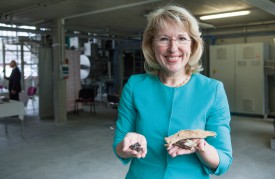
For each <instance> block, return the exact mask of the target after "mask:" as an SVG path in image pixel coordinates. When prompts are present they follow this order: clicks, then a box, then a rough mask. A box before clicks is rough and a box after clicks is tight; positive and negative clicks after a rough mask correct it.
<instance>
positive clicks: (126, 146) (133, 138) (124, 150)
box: [117, 132, 147, 158]
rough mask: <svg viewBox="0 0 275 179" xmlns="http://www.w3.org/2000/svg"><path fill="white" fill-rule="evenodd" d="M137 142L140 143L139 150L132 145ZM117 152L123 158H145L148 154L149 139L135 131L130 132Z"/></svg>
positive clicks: (119, 145)
mask: <svg viewBox="0 0 275 179" xmlns="http://www.w3.org/2000/svg"><path fill="white" fill-rule="evenodd" d="M137 143H138V144H139V145H138V146H139V147H138V150H134V149H133V147H131V146H132V145H135V144H137ZM131 148H132V149H131ZM117 154H118V155H119V156H121V157H122V158H131V157H136V158H144V157H145V156H146V154H147V141H146V139H145V137H144V136H143V135H141V134H138V133H135V132H129V133H128V134H127V135H126V136H125V137H124V139H123V140H122V141H121V142H120V143H119V144H118V146H117Z"/></svg>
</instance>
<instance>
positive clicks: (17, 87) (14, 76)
mask: <svg viewBox="0 0 275 179" xmlns="http://www.w3.org/2000/svg"><path fill="white" fill-rule="evenodd" d="M6 79H7V80H9V92H10V98H11V99H12V98H13V97H12V96H13V95H12V94H11V91H12V90H14V91H15V93H16V94H15V96H16V97H15V98H16V99H15V100H18V99H17V98H18V94H19V93H20V92H21V72H20V70H19V68H18V67H15V68H13V70H12V72H11V75H10V77H6Z"/></svg>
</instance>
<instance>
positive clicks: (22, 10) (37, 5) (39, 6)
mask: <svg viewBox="0 0 275 179" xmlns="http://www.w3.org/2000/svg"><path fill="white" fill-rule="evenodd" d="M62 1H67V0H54V1H50V2H45V3H36V4H35V5H33V6H29V7H25V8H22V9H18V10H16V11H11V12H6V13H3V14H2V15H1V16H4V17H8V16H11V15H13V14H19V13H21V12H26V11H29V10H33V9H37V8H41V7H47V6H48V5H52V4H56V3H59V2H62Z"/></svg>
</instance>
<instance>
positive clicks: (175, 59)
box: [166, 56, 182, 63]
mask: <svg viewBox="0 0 275 179" xmlns="http://www.w3.org/2000/svg"><path fill="white" fill-rule="evenodd" d="M166 59H167V61H168V62H171V63H173V62H177V61H179V60H181V59H182V57H181V56H176V57H166Z"/></svg>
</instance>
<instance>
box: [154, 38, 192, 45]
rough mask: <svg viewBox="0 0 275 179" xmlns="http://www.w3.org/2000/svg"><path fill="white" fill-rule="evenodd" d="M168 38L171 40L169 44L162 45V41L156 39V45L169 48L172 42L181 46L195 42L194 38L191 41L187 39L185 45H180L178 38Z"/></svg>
mask: <svg viewBox="0 0 275 179" xmlns="http://www.w3.org/2000/svg"><path fill="white" fill-rule="evenodd" d="M166 38H168V39H169V40H168V42H167V44H165V43H161V41H160V39H157V38H154V41H155V43H156V45H157V46H158V47H169V46H170V45H171V42H172V41H175V42H176V44H177V45H178V46H179V45H185V44H187V43H188V42H190V41H192V40H193V39H192V38H191V39H185V40H184V42H183V43H180V42H179V38H176V39H173V38H169V37H166Z"/></svg>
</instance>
